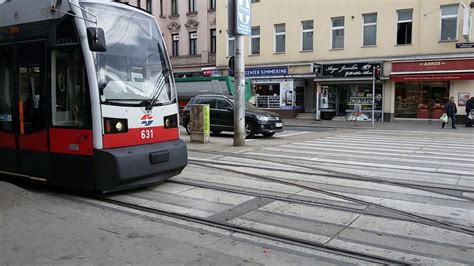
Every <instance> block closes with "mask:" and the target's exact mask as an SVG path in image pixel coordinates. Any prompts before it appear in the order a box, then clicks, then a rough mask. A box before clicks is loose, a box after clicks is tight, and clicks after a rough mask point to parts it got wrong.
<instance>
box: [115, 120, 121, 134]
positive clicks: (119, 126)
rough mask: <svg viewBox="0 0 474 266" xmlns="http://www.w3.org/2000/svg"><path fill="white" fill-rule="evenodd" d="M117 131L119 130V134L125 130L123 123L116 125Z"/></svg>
mask: <svg viewBox="0 0 474 266" xmlns="http://www.w3.org/2000/svg"><path fill="white" fill-rule="evenodd" d="M115 129H117V131H118V132H122V130H123V124H122V122H120V121H119V122H117V123H115Z"/></svg>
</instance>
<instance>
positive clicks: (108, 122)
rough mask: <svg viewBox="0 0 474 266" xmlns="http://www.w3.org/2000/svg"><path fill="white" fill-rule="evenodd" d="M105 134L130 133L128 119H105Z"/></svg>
mask: <svg viewBox="0 0 474 266" xmlns="http://www.w3.org/2000/svg"><path fill="white" fill-rule="evenodd" d="M104 125H105V128H104V132H105V134H118V133H126V132H128V123H127V119H120V118H107V117H105V118H104Z"/></svg>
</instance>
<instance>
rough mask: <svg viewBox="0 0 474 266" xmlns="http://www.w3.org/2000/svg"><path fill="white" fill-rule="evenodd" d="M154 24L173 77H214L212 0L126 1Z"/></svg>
mask: <svg viewBox="0 0 474 266" xmlns="http://www.w3.org/2000/svg"><path fill="white" fill-rule="evenodd" d="M123 2H127V3H128V4H130V5H133V6H136V7H139V8H141V9H144V10H146V11H147V12H149V13H151V14H153V15H154V16H155V17H156V20H157V21H158V24H159V26H160V29H161V31H162V34H163V37H164V39H165V42H166V46H167V50H168V53H169V55H170V58H171V64H172V66H173V70H174V72H175V76H176V77H190V76H202V75H203V74H205V75H212V74H216V73H215V72H216V71H215V65H216V42H217V41H216V37H217V36H216V0H126V1H123Z"/></svg>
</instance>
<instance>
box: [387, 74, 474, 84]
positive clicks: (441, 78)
mask: <svg viewBox="0 0 474 266" xmlns="http://www.w3.org/2000/svg"><path fill="white" fill-rule="evenodd" d="M471 79H474V73H468V74H462V73H461V74H438V75H392V80H393V81H396V82H397V81H398V82H403V81H449V80H471Z"/></svg>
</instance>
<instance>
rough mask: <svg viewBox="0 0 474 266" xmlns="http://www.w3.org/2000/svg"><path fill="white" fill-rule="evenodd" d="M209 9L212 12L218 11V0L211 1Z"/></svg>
mask: <svg viewBox="0 0 474 266" xmlns="http://www.w3.org/2000/svg"><path fill="white" fill-rule="evenodd" d="M209 9H210V10H214V9H216V0H209Z"/></svg>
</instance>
